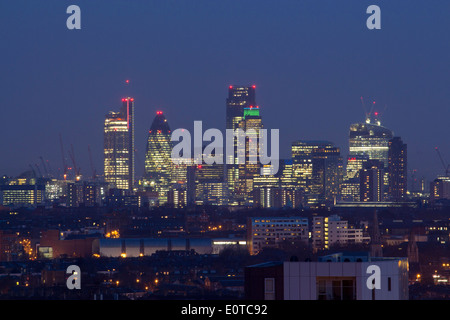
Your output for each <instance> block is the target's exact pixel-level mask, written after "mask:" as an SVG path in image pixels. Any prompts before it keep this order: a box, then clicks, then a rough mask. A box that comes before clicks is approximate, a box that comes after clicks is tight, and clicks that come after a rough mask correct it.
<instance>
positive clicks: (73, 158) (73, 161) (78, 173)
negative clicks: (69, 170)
mask: <svg viewBox="0 0 450 320" xmlns="http://www.w3.org/2000/svg"><path fill="white" fill-rule="evenodd" d="M69 156H70V158H71V159H72V163H73V169H74V170H75V180H77V181H78V180H80V178H81V176H80V168H78V167H77V163H76V161H75V152H74V151H73V144H71V145H70V150H69Z"/></svg>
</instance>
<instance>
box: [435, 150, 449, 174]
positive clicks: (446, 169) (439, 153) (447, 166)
mask: <svg viewBox="0 0 450 320" xmlns="http://www.w3.org/2000/svg"><path fill="white" fill-rule="evenodd" d="M435 150H436V152H437V154H438V156H439V159H440V160H441V163H442V166H443V167H444V170H445V176H446V177H448V173H449V170H450V165H447V164H446V163H445V161H444V158H442V155H441V152H440V151H439V148H438V147H436V148H435Z"/></svg>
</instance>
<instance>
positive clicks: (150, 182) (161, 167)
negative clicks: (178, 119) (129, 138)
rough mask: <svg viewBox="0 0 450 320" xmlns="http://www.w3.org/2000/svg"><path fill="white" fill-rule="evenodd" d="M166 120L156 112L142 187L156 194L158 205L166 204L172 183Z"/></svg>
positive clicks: (168, 130)
mask: <svg viewBox="0 0 450 320" xmlns="http://www.w3.org/2000/svg"><path fill="white" fill-rule="evenodd" d="M170 138H171V131H170V127H169V123H168V122H167V119H166V118H165V117H164V115H163V113H162V111H157V112H156V116H155V118H154V119H153V122H152V125H151V127H150V130H149V133H148V141H147V151H146V154H145V177H144V186H145V187H149V188H150V189H151V190H153V191H156V192H158V198H159V201H160V204H165V203H166V202H167V192H168V191H169V187H170V184H171V183H172V169H173V163H172V160H171V152H172V147H173V144H172V141H170Z"/></svg>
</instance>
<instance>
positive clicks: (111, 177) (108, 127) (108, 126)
mask: <svg viewBox="0 0 450 320" xmlns="http://www.w3.org/2000/svg"><path fill="white" fill-rule="evenodd" d="M134 150H135V146H134V99H133V98H124V99H122V108H121V109H120V112H112V111H111V112H109V113H108V115H106V117H105V126H104V174H105V181H106V182H108V183H111V184H113V185H114V187H115V188H118V189H127V190H131V189H132V188H133V187H134V181H135V177H134V174H135V168H134V158H135V153H134Z"/></svg>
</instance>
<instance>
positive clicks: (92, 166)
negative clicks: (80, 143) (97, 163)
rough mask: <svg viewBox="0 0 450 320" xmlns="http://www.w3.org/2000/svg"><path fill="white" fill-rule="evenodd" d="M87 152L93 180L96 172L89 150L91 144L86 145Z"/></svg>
mask: <svg viewBox="0 0 450 320" xmlns="http://www.w3.org/2000/svg"><path fill="white" fill-rule="evenodd" d="M88 152H89V161H90V163H91V170H92V179H93V180H95V178H96V176H97V173H96V171H95V168H94V162H93V161H92V152H91V146H89V145H88Z"/></svg>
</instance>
